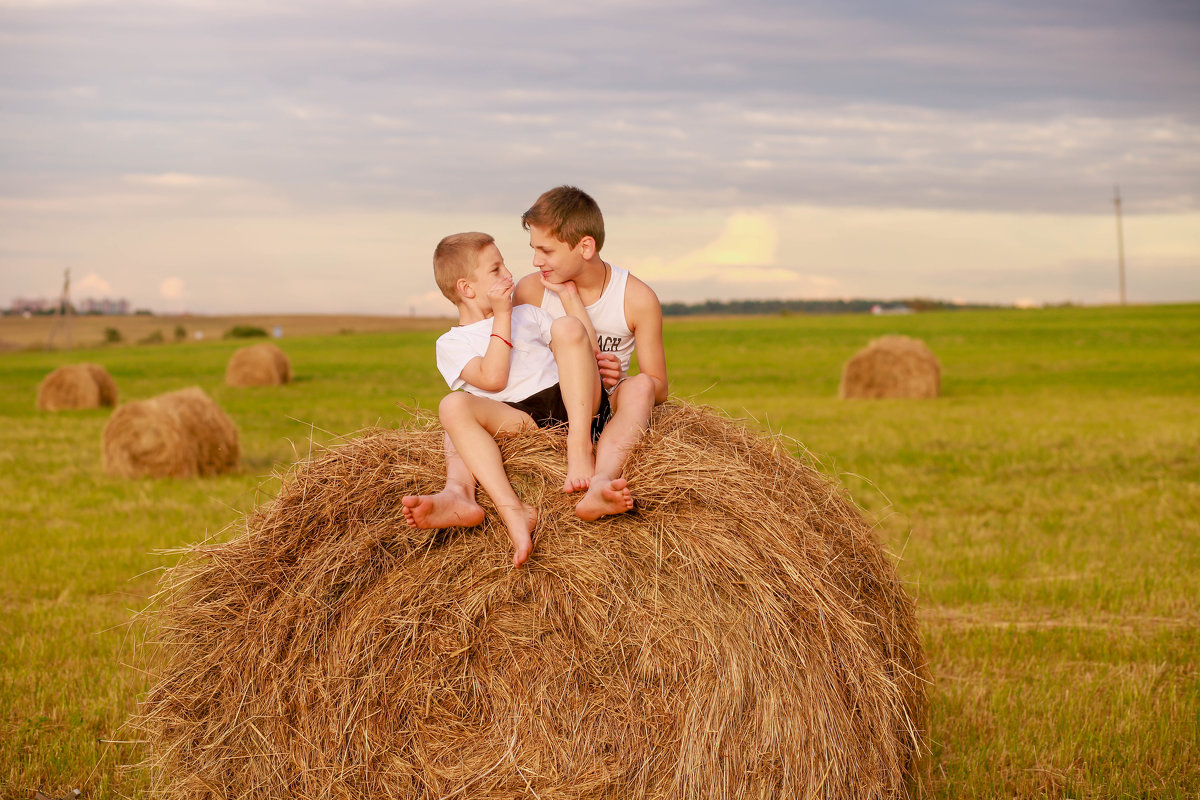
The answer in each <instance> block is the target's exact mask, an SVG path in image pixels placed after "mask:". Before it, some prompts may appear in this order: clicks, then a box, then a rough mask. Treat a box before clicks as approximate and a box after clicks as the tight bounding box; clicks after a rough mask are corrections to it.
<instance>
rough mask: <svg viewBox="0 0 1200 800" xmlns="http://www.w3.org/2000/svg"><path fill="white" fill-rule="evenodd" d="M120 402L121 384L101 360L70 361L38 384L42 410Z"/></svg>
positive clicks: (91, 406)
mask: <svg viewBox="0 0 1200 800" xmlns="http://www.w3.org/2000/svg"><path fill="white" fill-rule="evenodd" d="M116 404H117V384H116V382H115V381H114V380H113V379H112V376H111V375H109V374H108V371H107V370H105V369H104V367H102V366H100V365H99V364H67V365H64V366H61V367H59V368H58V369H56V370H54V371H53V372H51V373H50V374H49V375H47V376H46V377H45V378H43V379H42V382H41V383H40V384H39V385H38V393H37V407H38V410H39V411H63V410H68V409H78V408H99V407H100V406H115V405H116Z"/></svg>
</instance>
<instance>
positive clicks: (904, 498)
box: [0, 305, 1200, 798]
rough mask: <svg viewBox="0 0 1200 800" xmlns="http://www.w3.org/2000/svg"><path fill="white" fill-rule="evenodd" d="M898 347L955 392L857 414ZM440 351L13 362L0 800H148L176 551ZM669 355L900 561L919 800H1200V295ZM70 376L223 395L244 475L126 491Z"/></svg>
mask: <svg viewBox="0 0 1200 800" xmlns="http://www.w3.org/2000/svg"><path fill="white" fill-rule="evenodd" d="M268 324H269V323H268ZM354 328H355V325H354V323H353V322H352V321H351V322H348V323H346V324H341V325H339V327H338V328H337V329H336V330H343V329H354ZM356 330H362V329H361V328H358V329H356ZM285 332H286V331H285ZM165 333H166V334H167V337H168V339H169V338H170V329H167V330H166V331H165ZM884 333H906V334H909V335H913V336H918V337H920V338H922V339H923V340H925V341H926V342H927V343H928V344H929V346H930V347H931V348H932V349H933V350H934V352H935V353H937V355H938V357H939V358H940V360H941V362H942V367H943V397H941V398H940V399H937V400H931V401H857V402H845V401H839V400H838V399H837V398H836V393H837V383H838V378H839V375H840V370H841V365H842V364H843V363H844V362H845V361H846V360H847V359H848V358H849V357H850V356H851V355H853V353H854V352H855V351H857V350H858V349H859V348H861V347H862V346H863V345H865V344H866V342H867V341H868V340H869V339H870V338H872V337H874V336H878V335H881V334H884ZM436 335H437V331H436V330H435V329H433V328H428V329H426V330H411V331H407V332H403V331H402V332H391V333H365V332H356V333H353V334H338V333H336V332H332V333H329V334H327V335H310V336H295V337H293V336H291V335H288V336H287V337H286V338H285V339H283V340H282V341H281V342H280V344H281V345H282V346H283V347H284V348H285V349H286V351H287V353H288V355H289V357H290V358H291V360H292V364H293V369H294V372H295V373H296V375H297V379H296V380H295V382H294V383H292V384H290V385H288V386H286V387H283V388H277V389H232V388H228V387H225V386H224V385H223V373H224V366H225V363H226V361H227V360H228V357H229V355H230V353H231V352H232V350H233V349H234V348H235V347H237V346H238V344H243V343H244V342H242V343H238V342H232V341H220V340H216V339H215V337H207V338H206V339H205V340H204V341H200V342H197V341H194V340H189V341H187V342H185V343H182V344H162V345H155V346H150V345H146V346H119V347H111V348H95V349H89V350H74V351H70V352H51V353H45V352H38V351H30V350H26V351H14V352H10V353H6V354H3V355H0V377H2V378H3V386H4V389H5V391H4V392H3V394H2V395H0V415H2V417H3V424H2V425H0V496H2V497H3V498H4V499H3V504H4V509H3V511H4V513H3V526H4V527H3V533H2V534H0V797H5V798H7V797H32V796H33V792H34V791H35V790H39V789H40V790H41V791H43V792H45V793H46V794H48V795H51V796H55V797H57V796H61V795H62V794H63V793H65V792H66V791H67V790H68V789H71V788H76V787H77V788H79V789H81V790H83V796H84V797H86V798H97V797H116V796H133V797H138V796H142V795H144V793H145V787H146V784H147V781H146V776H145V775H144V774H142V773H140V772H138V771H137V770H126V769H123V768H122V767H121V765H122V764H127V763H133V762H135V761H136V760H137V758H138V746H137V745H136V744H130V743H124V740H125V739H126V738H127V737H128V734H127V732H124V731H122V729H121V724H122V722H123V720H124V719H125V718H126V716H127V715H128V713H129V712H130V711H131V710H132V709H133V707H134V704H135V702H136V699H137V697H138V695H139V693H140V692H142V691H144V690H145V688H146V683H145V678H144V677H143V676H142V675H140V674H139V673H137V672H136V671H135V670H133V669H131V668H129V667H127V666H125V665H126V664H128V663H129V662H130V661H131V659H132V656H131V652H132V648H133V647H134V641H133V635H132V633H131V628H130V626H129V621H130V619H131V616H132V610H133V609H137V608H140V607H142V606H143V605H144V604H145V603H146V601H147V598H148V597H149V595H150V594H151V593H152V592H153V590H154V585H155V580H156V577H157V572H158V570H160V569H161V568H162V567H163V566H164V565H165V564H169V563H170V562H171V557H170V556H167V555H162V554H156V553H158V552H159V551H161V550H163V549H166V548H172V547H177V546H180V545H182V544H184V543H188V542H192V541H195V540H197V539H200V538H202V537H204V536H206V535H208V534H210V533H214V532H217V531H220V530H221V529H223V528H224V527H225V526H226V525H228V524H229V523H230V522H232V521H233V520H234V519H236V518H237V516H238V514H239V513H241V512H243V511H245V510H246V509H249V508H251V507H252V506H253V505H254V504H255V503H256V502H257V501H258V499H259V498H260V497H261V492H260V489H259V487H260V484H262V487H263V488H262V491H265V492H267V493H269V492H270V489H271V485H272V484H271V480H270V477H269V476H270V475H271V474H272V472H273V471H274V470H276V469H278V468H280V467H281V466H284V465H286V464H287V463H290V462H292V461H294V460H296V459H297V458H303V457H304V456H305V455H306V453H307V452H308V451H309V449H310V447H311V445H310V439H312V440H315V441H316V442H317V443H318V444H320V443H327V442H330V441H333V440H335V439H336V436H335V434H345V433H350V432H353V431H355V430H359V429H362V428H363V427H366V426H370V425H376V424H379V425H384V426H396V425H402V424H404V422H405V420H406V419H408V411H407V409H408V408H412V407H421V408H426V409H430V408H433V407H435V404H436V402H437V399H438V398H439V397H440V395H441V394H442V392H443V389H444V385H443V384H442V383H441V380H440V378H439V376H438V375H437V373H436V370H435V368H434V365H433V357H432V352H433V340H434V339H435V338H436ZM0 338H4V336H3V335H0ZM126 338H127V339H128V338H130V337H126ZM666 341H667V351H668V359H669V364H670V368H671V381H672V387H671V388H672V393H673V394H674V395H675V396H677V397H679V398H684V399H688V400H692V401H695V402H699V403H703V404H708V405H713V406H717V407H720V408H722V409H725V410H726V411H727V412H728V413H729V414H731V415H733V416H737V417H745V418H748V419H751V420H753V422H752V424H754V425H757V426H760V427H761V428H763V429H769V430H770V431H773V432H776V433H782V434H784V435H785V436H787V437H790V438H791V439H794V440H795V442H796V444H795V447H796V448H797V449H800V448H801V447H803V448H807V449H808V451H809V452H810V453H811V454H812V455H813V456H814V457H815V458H816V459H817V460H818V461H819V463H820V464H821V465H822V468H823V469H824V470H825V471H826V472H827V473H829V474H830V475H832V476H835V477H836V478H837V479H838V480H839V481H841V482H842V483H843V484H844V485H845V486H846V487H847V489H848V490H849V492H850V493H851V495H852V496H853V497H854V499H855V500H856V501H857V502H858V503H859V504H860V505H861V506H862V507H863V508H864V509H865V511H866V512H867V513H869V514H870V515H871V516H872V517H873V518H874V519H876V520H878V531H879V536H880V539H881V541H883V543H884V544H885V546H886V547H887V548H888V549H889V550H890V551H891V552H893V553H895V554H896V555H897V557H899V558H900V562H899V569H900V572H901V575H902V576H903V578H904V579H905V580H906V581H907V582H908V583H909V585H910V587H911V590H912V592H913V593H914V595H916V596H917V598H918V607H919V614H920V618H921V623H922V630H923V634H924V637H925V642H926V646H927V649H928V655H929V658H930V661H931V664H932V668H933V672H934V675H935V680H936V685H935V686H934V688H933V690H932V693H931V695H932V707H931V729H930V739H931V741H930V747H931V751H932V752H931V757H930V759H929V767H928V771H927V773H926V774H925V775H924V777H923V779H922V781H921V786H920V788H919V794H920V796H923V797H931V798H975V797H978V798H985V797H988V798H990V797H997V798H1012V797H1021V798H1024V797H1051V798H1114V797H1131V798H1133V797H1136V798H1194V797H1197V796H1200V672H1198V664H1197V662H1198V654H1200V306H1196V305H1190V306H1167V307H1132V308H1100V309H1080V308H1075V309H1054V310H1039V311H992V312H954V313H937V314H922V315H913V316H906V317H867V316H842V317H800V316H795V317H774V318H756V319H704V320H690V319H689V320H681V321H669V322H668V324H667V330H666ZM74 361H94V362H98V363H101V364H103V365H105V366H106V367H107V369H108V370H109V372H111V373H112V375H113V376H114V378H115V379H116V381H117V384H118V386H119V388H120V392H121V397H122V399H123V400H133V399H138V398H144V397H148V396H151V395H153V394H157V393H159V392H163V391H167V390H171V389H176V388H181V387H184V386H189V385H199V386H201V387H202V388H204V389H205V390H206V391H207V392H209V393H210V394H211V395H212V396H213V397H214V398H215V399H216V400H217V401H218V402H219V403H220V404H221V405H222V406H223V407H224V408H225V409H226V411H228V412H229V414H230V415H231V416H232V417H233V419H234V420H235V421H236V422H237V424H238V427H239V428H240V431H241V436H242V448H243V459H242V466H241V469H240V471H238V472H237V473H236V474H233V475H227V476H224V477H220V478H216V479H209V480H196V481H175V480H157V481H156V480H145V481H124V480H117V479H113V478H109V477H107V476H105V475H104V474H103V472H102V471H101V469H100V459H99V449H100V433H101V430H102V428H103V426H104V423H105V420H106V418H107V416H108V411H106V410H97V411H85V412H60V413H57V414H47V413H39V412H37V411H35V410H34V398H35V395H36V389H37V385H38V382H39V381H40V380H41V378H42V377H43V376H44V375H45V374H46V373H47V372H48V371H49V370H50V369H52V368H53V367H55V366H57V365H59V364H61V363H66V362H74ZM264 481H265V483H264Z"/></svg>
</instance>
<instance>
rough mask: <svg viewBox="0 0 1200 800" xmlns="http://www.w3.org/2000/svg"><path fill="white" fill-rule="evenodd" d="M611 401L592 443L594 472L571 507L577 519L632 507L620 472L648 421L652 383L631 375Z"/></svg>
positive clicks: (630, 494) (631, 500) (622, 511)
mask: <svg viewBox="0 0 1200 800" xmlns="http://www.w3.org/2000/svg"><path fill="white" fill-rule="evenodd" d="M612 400H613V406H614V408H613V417H612V419H611V420H609V421H608V425H606V426H605V427H604V432H603V433H602V434H600V441H599V442H597V444H596V473H595V474H594V475H593V476H592V480H591V482H590V484H589V485H588V490H587V494H585V495H584V496H583V498H582V499H581V500H580V501H579V502H578V503H576V505H575V514H576V516H578V517H579V518H580V519H585V520H594V519H599V518H600V517H604V516H608V515H610V514H623V513H625V512H626V511H629V510H630V509H631V508H633V495H632V493H631V492H630V491H629V486H628V484H627V483H626V481H625V479H624V478H622V477H621V473H622V472H623V471H624V469H625V458H626V456H627V455H628V454H629V448H631V447H633V445H634V444H636V443H637V440H638V439H639V438H641V435H642V433H643V432H645V430H646V426H647V425H648V424H649V422H650V412H651V411H652V410H653V409H654V384H653V382H652V381H651V380H650V378H649V377H644V376H641V375H634V376H633V377H631V378H629V379H627V380H625V381H623V382H622V383H621V385H620V386H618V387H617V390H616V391H615V392H613V397H612Z"/></svg>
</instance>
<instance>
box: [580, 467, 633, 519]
mask: <svg viewBox="0 0 1200 800" xmlns="http://www.w3.org/2000/svg"><path fill="white" fill-rule="evenodd" d="M631 508H633V494H632V493H630V491H629V484H628V483H627V482H626V481H625V479H624V478H614V479H613V480H606V479H604V478H592V484H591V486H589V487H588V490H587V494H585V495H584V496H583V499H582V500H580V501H579V502H578V503H576V504H575V516H577V517H579V518H580V519H583V520H587V521H589V522H590V521H592V520H595V519H600V518H601V517H606V516H609V515H611V514H624V513H625V512H626V511H629V510H630V509H631Z"/></svg>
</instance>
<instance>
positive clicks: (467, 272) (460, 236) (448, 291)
mask: <svg viewBox="0 0 1200 800" xmlns="http://www.w3.org/2000/svg"><path fill="white" fill-rule="evenodd" d="M495 241H496V240H495V239H494V238H492V237H491V236H490V235H488V234H486V233H476V232H470V233H452V234H450V235H449V236H447V237H446V238H444V239H442V240H441V241H440V242H438V246H437V247H436V248H434V250H433V278H434V280H436V281H437V285H438V288H439V289H441V290H442V294H444V295H446V299H447V300H449V301H450V302H451V303H454V305H458V304H459V302H460V300H461V299H462V298H460V297H459V296H458V279H459V278H469V277H470V276H471V270H473V269H475V267H476V266H478V264H479V251H480V250H482V249H483V248H485V247H487V246H488V245H489V244H494V243H495Z"/></svg>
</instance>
